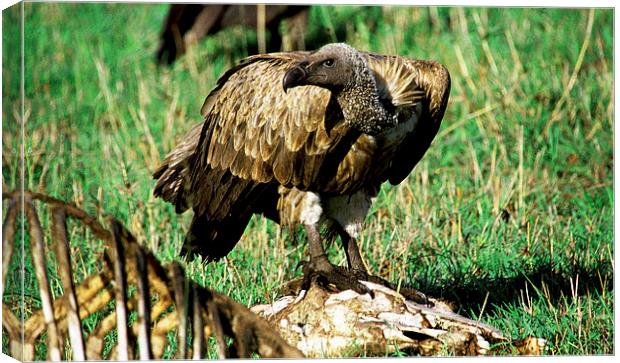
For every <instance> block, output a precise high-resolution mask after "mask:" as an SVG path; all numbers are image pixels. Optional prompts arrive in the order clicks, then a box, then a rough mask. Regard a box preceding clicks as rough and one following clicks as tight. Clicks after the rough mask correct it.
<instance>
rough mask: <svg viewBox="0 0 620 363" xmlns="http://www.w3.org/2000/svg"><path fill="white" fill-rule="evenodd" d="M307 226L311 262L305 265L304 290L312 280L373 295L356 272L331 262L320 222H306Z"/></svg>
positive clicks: (326, 285) (342, 289)
mask: <svg viewBox="0 0 620 363" xmlns="http://www.w3.org/2000/svg"><path fill="white" fill-rule="evenodd" d="M305 227H306V231H307V233H308V240H309V249H310V262H309V263H307V264H306V265H305V266H304V277H303V281H302V284H301V288H302V290H308V289H309V288H310V285H311V283H312V282H317V283H318V284H320V285H322V286H324V287H329V286H330V285H334V286H335V288H336V289H337V290H339V291H345V290H353V291H356V292H358V293H360V294H366V293H369V294H371V295H372V292H371V291H370V290H369V289H368V288H367V287H366V286H364V284H362V283H360V282H359V281H358V278H357V277H356V276H355V274H353V273H350V272H349V271H347V270H345V269H343V268H341V267H339V266H334V265H332V264H331V263H330V262H329V260H328V259H327V254H326V253H325V249H324V248H323V243H322V241H321V236H320V233H319V226H318V223H316V224H305Z"/></svg>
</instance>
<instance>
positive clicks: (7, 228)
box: [2, 198, 18, 286]
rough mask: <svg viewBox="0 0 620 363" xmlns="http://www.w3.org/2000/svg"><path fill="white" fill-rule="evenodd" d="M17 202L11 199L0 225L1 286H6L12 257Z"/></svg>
mask: <svg viewBox="0 0 620 363" xmlns="http://www.w3.org/2000/svg"><path fill="white" fill-rule="evenodd" d="M17 210H18V208H17V200H15V199H13V198H12V199H11V200H10V202H9V207H8V210H7V212H6V217H5V218H4V223H3V224H2V286H6V274H7V272H8V271H9V264H10V263H11V258H12V257H13V247H14V246H15V241H14V240H13V237H14V236H15V221H16V220H17Z"/></svg>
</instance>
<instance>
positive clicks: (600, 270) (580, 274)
mask: <svg viewBox="0 0 620 363" xmlns="http://www.w3.org/2000/svg"><path fill="white" fill-rule="evenodd" d="M417 283H418V286H417V288H418V289H419V290H420V291H423V292H424V293H426V294H427V295H429V296H432V297H435V298H440V299H442V300H446V301H447V302H449V303H453V304H454V305H455V308H456V309H457V312H458V310H460V313H473V314H476V315H477V314H479V313H480V311H481V309H482V308H483V306H484V313H485V314H488V313H492V312H493V311H494V310H495V309H497V308H498V307H502V306H507V305H511V304H519V303H521V302H523V301H525V303H526V304H527V300H528V296H529V298H532V299H537V298H539V297H543V298H545V299H546V300H549V302H550V303H551V304H554V305H555V304H557V303H560V302H561V299H562V298H563V297H571V296H582V295H588V294H593V293H596V294H600V293H602V292H604V291H613V268H612V266H611V264H610V263H609V262H601V263H599V264H597V265H596V266H592V267H589V268H586V267H584V266H570V267H569V268H566V267H565V268H564V269H562V270H559V269H558V268H557V267H553V266H552V265H549V264H547V265H541V266H539V267H537V268H535V269H533V270H531V271H523V272H522V273H520V274H519V275H516V276H512V277H507V278H490V277H481V278H477V277H472V276H466V275H465V274H462V275H457V276H455V277H454V280H453V281H452V282H451V283H449V284H443V285H441V286H440V285H439V284H437V283H436V281H435V282H433V281H430V280H429V279H424V280H422V279H420V280H419V281H417ZM485 301H486V304H485ZM485 305H486V306H485Z"/></svg>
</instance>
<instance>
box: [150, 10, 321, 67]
mask: <svg viewBox="0 0 620 363" xmlns="http://www.w3.org/2000/svg"><path fill="white" fill-rule="evenodd" d="M308 8H309V7H308V6H303V5H239V4H236V5H222V4H172V5H171V6H170V10H169V11H168V15H167V17H166V21H165V22H164V25H163V28H162V31H161V40H160V44H159V48H158V50H157V54H156V58H157V62H158V63H159V64H167V65H171V64H172V63H174V62H175V61H176V60H177V59H178V58H179V57H181V56H182V55H183V54H184V53H185V52H186V50H187V49H188V47H190V46H192V45H193V44H195V43H196V42H198V41H199V40H201V39H203V38H205V37H206V36H208V35H213V34H216V33H217V32H219V31H220V30H222V29H225V28H228V27H234V26H245V27H249V28H253V29H256V32H257V34H256V36H257V42H256V44H250V47H251V48H250V50H249V52H250V53H265V52H277V51H280V50H284V51H290V50H303V49H305V44H304V34H305V32H306V25H307V21H308ZM284 20H286V21H285V22H284V23H285V25H284V26H285V27H286V29H285V30H284V31H283V32H282V33H280V24H281V23H282V22H283V21H284ZM266 33H268V34H269V41H267V39H266V38H267V34H266Z"/></svg>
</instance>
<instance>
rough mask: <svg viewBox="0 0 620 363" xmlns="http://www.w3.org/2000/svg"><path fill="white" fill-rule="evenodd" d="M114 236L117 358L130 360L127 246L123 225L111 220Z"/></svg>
mask: <svg viewBox="0 0 620 363" xmlns="http://www.w3.org/2000/svg"><path fill="white" fill-rule="evenodd" d="M111 225H112V233H113V236H114V280H115V281H116V289H115V291H116V326H117V329H118V346H117V351H116V354H117V359H118V360H129V329H128V321H127V277H126V270H125V247H124V246H123V243H122V228H123V227H122V226H121V225H120V223H119V222H117V221H116V220H112V221H111Z"/></svg>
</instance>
